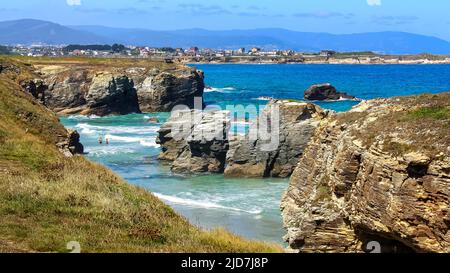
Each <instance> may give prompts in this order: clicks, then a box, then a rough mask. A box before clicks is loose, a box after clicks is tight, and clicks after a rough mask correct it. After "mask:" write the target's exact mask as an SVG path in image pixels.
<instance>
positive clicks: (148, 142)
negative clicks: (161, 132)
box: [105, 134, 159, 148]
mask: <svg viewBox="0 0 450 273" xmlns="http://www.w3.org/2000/svg"><path fill="white" fill-rule="evenodd" d="M106 138H107V139H109V140H110V141H112V142H114V141H117V142H125V143H139V144H140V145H142V146H145V147H155V148H158V147H159V145H158V144H156V138H155V137H146V138H142V137H126V136H116V135H111V134H107V135H106V136H105V139H106Z"/></svg>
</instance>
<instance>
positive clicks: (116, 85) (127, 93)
mask: <svg viewBox="0 0 450 273" xmlns="http://www.w3.org/2000/svg"><path fill="white" fill-rule="evenodd" d="M37 71H38V72H39V73H40V74H41V75H42V79H39V80H35V81H31V82H27V83H24V89H27V90H28V91H29V92H30V93H33V92H35V91H36V88H37V84H38V83H40V82H42V83H43V85H40V86H42V87H43V86H45V87H48V88H46V89H45V90H44V91H43V92H41V91H39V92H40V93H43V95H40V97H41V98H42V101H43V103H44V104H45V105H46V106H47V107H49V108H50V109H52V110H54V111H55V112H57V113H61V114H85V115H87V114H95V115H99V116H103V115H108V114H129V113H138V112H141V111H147V112H168V111H171V110H172V108H173V107H174V106H176V105H180V104H182V105H187V106H189V107H192V108H193V107H194V98H195V97H202V96H203V89H204V76H203V73H202V72H201V71H198V70H196V69H194V68H188V67H174V69H172V70H160V69H158V68H155V67H153V68H152V67H140V66H136V67H131V68H129V67H121V66H117V67H115V66H112V67H104V66H100V67H97V66H84V65H76V64H67V65H54V66H52V65H38V66H37ZM33 84H34V85H36V86H33Z"/></svg>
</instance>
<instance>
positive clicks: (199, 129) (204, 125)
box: [157, 110, 230, 173]
mask: <svg viewBox="0 0 450 273" xmlns="http://www.w3.org/2000/svg"><path fill="white" fill-rule="evenodd" d="M229 115H230V114H229V112H227V111H211V112H203V111H200V110H186V111H176V112H173V113H172V115H171V117H170V118H169V120H168V121H167V122H166V123H165V124H164V125H163V126H162V127H161V129H160V130H159V136H158V138H157V143H158V144H160V145H161V147H162V152H161V154H160V156H159V159H161V160H166V161H170V162H172V167H171V168H172V171H174V172H176V173H202V172H211V173H222V172H223V170H224V168H225V159H226V154H227V151H228V147H229V143H228V132H229V130H230V116H229Z"/></svg>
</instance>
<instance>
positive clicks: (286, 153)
mask: <svg viewBox="0 0 450 273" xmlns="http://www.w3.org/2000/svg"><path fill="white" fill-rule="evenodd" d="M273 107H276V108H273ZM274 109H277V110H276V112H277V113H278V114H279V118H278V119H279V120H276V126H277V127H278V128H273V129H276V131H274V132H273V133H275V134H276V135H273V136H272V137H271V138H268V139H266V140H262V139H259V138H257V139H250V137H249V135H247V136H238V137H236V138H233V139H232V141H231V143H230V151H229V152H228V155H227V168H226V169H225V175H226V176H230V177H289V176H290V175H291V174H292V172H293V171H294V168H295V166H296V165H297V163H298V160H299V158H300V157H301V155H302V154H303V151H304V150H305V148H306V146H307V145H308V143H309V141H310V139H311V137H312V136H313V134H314V132H315V130H316V128H317V126H318V125H319V124H320V122H321V120H323V119H324V118H325V117H326V116H327V115H328V111H324V110H322V109H321V108H320V107H319V106H316V105H314V104H309V103H302V102H291V101H282V100H275V101H271V102H270V103H269V104H268V105H267V107H266V108H265V109H264V111H263V113H262V117H263V118H261V117H260V121H263V120H264V118H265V117H267V118H269V120H270V118H271V115H273V113H274V112H273V110H274ZM271 112H272V113H271ZM274 121H275V120H274ZM252 127H253V128H250V132H252V130H257V128H258V125H257V124H255V125H253V126H252ZM259 127H260V126H259Z"/></svg>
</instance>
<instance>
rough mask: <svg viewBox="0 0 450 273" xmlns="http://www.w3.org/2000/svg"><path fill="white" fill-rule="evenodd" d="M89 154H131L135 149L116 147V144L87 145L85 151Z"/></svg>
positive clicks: (99, 155)
mask: <svg viewBox="0 0 450 273" xmlns="http://www.w3.org/2000/svg"><path fill="white" fill-rule="evenodd" d="M85 152H86V153H87V154H88V155H89V156H98V157H103V156H110V155H119V154H132V153H135V152H136V151H135V150H134V149H131V148H127V147H120V146H119V147H117V146H101V147H89V148H88V149H86V151H85Z"/></svg>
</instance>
